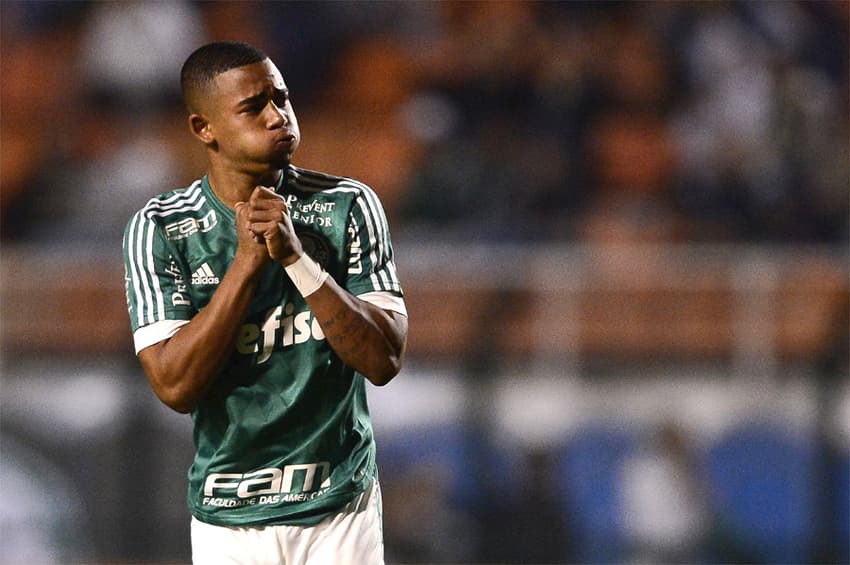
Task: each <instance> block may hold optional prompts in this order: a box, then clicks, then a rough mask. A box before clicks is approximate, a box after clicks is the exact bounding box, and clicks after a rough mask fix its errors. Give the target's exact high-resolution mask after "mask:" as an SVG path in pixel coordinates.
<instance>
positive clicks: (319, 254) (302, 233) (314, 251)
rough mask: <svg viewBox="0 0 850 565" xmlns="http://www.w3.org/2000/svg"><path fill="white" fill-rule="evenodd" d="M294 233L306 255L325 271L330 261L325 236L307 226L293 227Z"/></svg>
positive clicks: (329, 250)
mask: <svg viewBox="0 0 850 565" xmlns="http://www.w3.org/2000/svg"><path fill="white" fill-rule="evenodd" d="M295 233H296V235H297V236H298V239H300V240H301V246H302V247H303V248H304V251H305V252H306V253H307V255H309V256H310V257H311V258H312V259H313V261H315V262H316V263H318V264H319V265H321V266H322V268H323V269H325V270H326V271H327V270H328V269H329V268H330V263H331V246H330V244H328V240H327V239H326V238H325V236H323V235H321V234H318V233H316V232H314V231H313V230H311V229H308V228H295Z"/></svg>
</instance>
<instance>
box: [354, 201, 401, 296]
mask: <svg viewBox="0 0 850 565" xmlns="http://www.w3.org/2000/svg"><path fill="white" fill-rule="evenodd" d="M346 289H347V290H348V291H349V292H351V293H352V294H354V295H355V296H356V295H359V294H365V293H367V292H376V291H387V292H393V293H396V294H398V295H399V296H402V295H403V292H402V288H401V283H400V281H399V279H398V273H397V271H396V266H395V260H394V259H393V246H392V242H391V240H390V230H389V227H388V225H387V218H386V215H385V214H384V208H383V206H382V205H381V202H380V200H378V197H377V195H376V194H375V193H374V192H373V191H372V190H371V189H369V188H368V187H365V186H364V187H363V189H362V190H361V192H360V193H359V194H358V195H357V197H356V198H355V201H354V204H353V205H352V207H351V211H350V213H349V218H348V276H347V280H346Z"/></svg>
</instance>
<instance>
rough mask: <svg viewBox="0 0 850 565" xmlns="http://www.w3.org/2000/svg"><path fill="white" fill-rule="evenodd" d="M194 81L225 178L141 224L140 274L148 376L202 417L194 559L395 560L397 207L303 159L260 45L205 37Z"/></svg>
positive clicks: (135, 310)
mask: <svg viewBox="0 0 850 565" xmlns="http://www.w3.org/2000/svg"><path fill="white" fill-rule="evenodd" d="M181 84H182V89H183V96H184V99H185V102H186V105H187V107H188V110H189V119H188V121H189V128H190V130H191V132H192V134H193V135H194V136H195V137H196V138H197V139H198V140H200V141H201V142H202V143H203V144H204V146H205V148H206V154H207V157H208V173H207V174H206V175H205V176H204V177H203V178H201V179H200V180H197V181H195V182H194V183H192V185H191V186H189V187H188V188H183V189H179V190H174V191H171V192H167V193H165V194H162V195H160V196H157V197H155V198H153V199H151V200H150V201H149V202H148V203H147V205H145V206H144V208H142V209H141V210H140V211H139V212H137V213H136V214H135V215H134V216H133V217H132V218H131V219H130V221H129V223H128V224H127V229H126V231H125V235H124V266H125V270H126V274H125V282H126V288H127V302H128V308H129V312H130V318H131V321H132V329H133V339H134V343H135V348H136V352H137V355H138V357H139V360H140V362H141V365H142V367H143V368H144V372H145V374H146V375H147V378H148V380H149V381H150V384H151V387H152V388H153V390H154V392H155V393H156V394H157V396H158V397H159V398H160V399H161V400H162V402H164V403H165V404H166V405H168V406H169V407H171V408H173V409H174V410H176V411H178V412H182V413H191V415H192V419H193V421H194V440H195V447H196V453H195V458H194V462H193V463H192V466H191V468H190V469H189V493H188V501H189V508H190V510H191V513H192V535H191V537H192V557H193V561H194V562H195V563H286V564H293V563H309V564H314V563H315V564H329V563H346V564H373V563H382V562H383V538H382V533H381V500H380V490H379V486H378V483H377V470H376V465H375V442H374V439H373V433H372V426H371V423H370V419H369V411H368V407H367V404H366V384H365V380H367V379H368V380H369V381H371V382H372V383H374V384H375V385H379V386H380V385H384V384H386V383H387V382H389V381H390V380H391V379H392V378H393V377H394V376H395V375H396V374H398V372H399V370H400V368H401V364H402V359H403V357H404V351H405V347H406V342H407V313H406V309H405V305H404V301H403V298H402V289H401V286H400V284H399V279H398V276H397V274H396V268H395V264H394V260H393V248H392V245H391V242H390V234H389V231H388V228H387V222H386V218H385V216H384V212H383V208H382V206H381V203H380V202H379V200H378V198H377V196H376V195H375V193H374V192H373V191H372V190H371V189H370V188H369V187H367V186H365V185H364V184H362V183H360V182H357V181H355V180H352V179H349V178H343V177H337V176H331V175H326V174H321V173H317V172H313V171H308V170H305V169H301V168H298V167H295V166H293V165H292V164H291V162H290V160H291V158H292V155H293V152H294V151H295V150H296V148H297V147H298V143H299V140H300V131H299V128H298V122H297V120H296V117H295V113H294V111H293V108H292V104H291V102H290V99H289V90H288V89H287V86H286V84H285V83H284V80H283V78H282V76H281V73H280V71H279V70H278V69H277V67H276V66H275V65H274V63H273V62H272V61H271V60H269V58H268V57H267V56H266V55H265V54H264V53H263V52H261V51H260V50H258V49H256V48H254V47H252V46H250V45H247V44H244V43H236V42H216V43H211V44H208V45H205V46H203V47H201V48H199V49H198V50H196V51H195V52H194V53H192V54H191V55H190V56H189V58H188V59H187V60H186V62H185V64H184V66H183V69H182V71H181Z"/></svg>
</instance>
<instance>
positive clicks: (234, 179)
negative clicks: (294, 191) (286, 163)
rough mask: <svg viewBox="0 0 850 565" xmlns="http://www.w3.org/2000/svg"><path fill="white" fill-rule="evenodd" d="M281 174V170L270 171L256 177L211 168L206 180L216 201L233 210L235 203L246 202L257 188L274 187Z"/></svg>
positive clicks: (244, 173) (240, 172) (229, 170)
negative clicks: (216, 198)
mask: <svg viewBox="0 0 850 565" xmlns="http://www.w3.org/2000/svg"><path fill="white" fill-rule="evenodd" d="M282 174H283V170H282V169H271V170H269V171H266V172H264V173H262V174H259V175H256V174H251V173H247V172H244V171H234V170H232V169H222V168H220V167H214V166H211V167H210V170H209V173H208V175H207V178H208V179H209V183H210V188H212V191H213V192H214V193H215V195H216V196H217V197H218V199H219V200H221V201H222V203H223V204H224V205H225V206H227V207H228V208H231V209H234V208H236V203H237V202H247V201H248V199H249V198H250V197H251V193H252V192H253V191H254V189H255V188H256V187H257V186H267V187H271V188H274V187H276V186H277V183H278V181H280V177H281V175H282Z"/></svg>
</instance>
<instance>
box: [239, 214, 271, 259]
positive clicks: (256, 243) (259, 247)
mask: <svg viewBox="0 0 850 565" xmlns="http://www.w3.org/2000/svg"><path fill="white" fill-rule="evenodd" d="M248 209H249V206H248V204H247V203H246V202H237V203H236V241H237V246H236V257H235V258H234V262H236V261H244V262H245V264H246V267H248V268H249V269H250V270H251V272H257V271H259V270H260V269H261V268H262V267H263V265H265V264H266V262H267V261H269V259H270V257H269V252H268V249H267V248H266V242H265V240H264V239H263V238H262V237H259V236H257V235H256V234H254V232H252V231H251V229H250V225H251V223H250V221H249V220H248Z"/></svg>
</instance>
